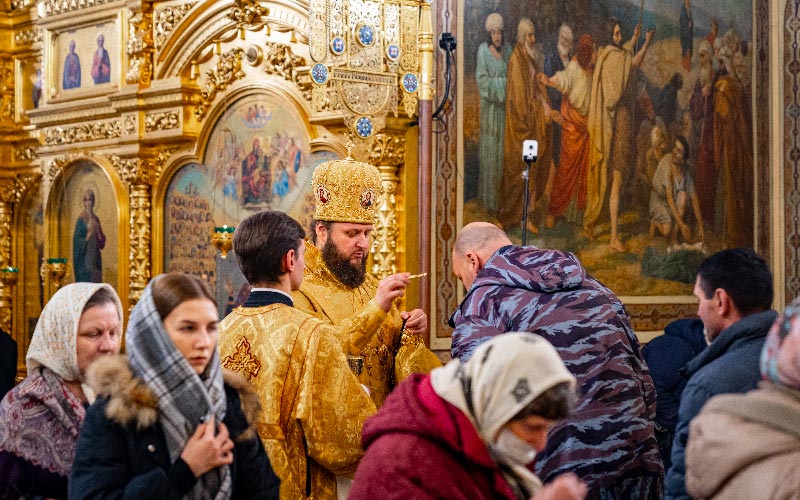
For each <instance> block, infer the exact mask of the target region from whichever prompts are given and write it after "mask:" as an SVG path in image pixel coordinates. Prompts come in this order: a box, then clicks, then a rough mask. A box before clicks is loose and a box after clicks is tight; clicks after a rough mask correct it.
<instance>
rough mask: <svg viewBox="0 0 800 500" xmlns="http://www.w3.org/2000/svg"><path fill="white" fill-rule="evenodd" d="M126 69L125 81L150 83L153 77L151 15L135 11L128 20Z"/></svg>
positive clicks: (145, 84) (141, 83) (146, 84)
mask: <svg viewBox="0 0 800 500" xmlns="http://www.w3.org/2000/svg"><path fill="white" fill-rule="evenodd" d="M126 50H127V53H128V71H127V72H126V73H125V82H126V83H131V84H137V83H138V84H140V85H143V86H148V85H150V81H151V79H152V77H153V52H154V51H155V49H154V48H153V15H152V14H149V13H143V12H137V13H136V14H134V15H133V16H132V17H131V18H130V20H129V21H128V46H127V48H126Z"/></svg>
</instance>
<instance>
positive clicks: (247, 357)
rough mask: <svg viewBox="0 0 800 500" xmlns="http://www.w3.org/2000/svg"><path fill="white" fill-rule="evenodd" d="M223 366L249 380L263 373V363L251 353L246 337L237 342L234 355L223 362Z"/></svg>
mask: <svg viewBox="0 0 800 500" xmlns="http://www.w3.org/2000/svg"><path fill="white" fill-rule="evenodd" d="M222 366H223V367H224V368H226V369H228V370H232V371H235V372H239V373H243V374H244V375H245V376H246V377H247V380H252V379H254V378H256V377H257V376H258V372H259V371H261V361H259V360H258V357H256V355H255V354H253V353H251V352H250V342H248V341H247V339H246V338H244V337H242V338H241V339H240V340H239V342H237V344H236V348H235V351H234V353H233V354H231V355H230V356H227V357H226V358H225V359H223V360H222Z"/></svg>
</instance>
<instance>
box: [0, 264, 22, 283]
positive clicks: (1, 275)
mask: <svg viewBox="0 0 800 500" xmlns="http://www.w3.org/2000/svg"><path fill="white" fill-rule="evenodd" d="M18 276H19V269H17V268H16V267H11V266H5V267H0V281H2V282H3V284H4V285H5V286H7V287H10V286H12V285H14V284H16V282H17V277H18Z"/></svg>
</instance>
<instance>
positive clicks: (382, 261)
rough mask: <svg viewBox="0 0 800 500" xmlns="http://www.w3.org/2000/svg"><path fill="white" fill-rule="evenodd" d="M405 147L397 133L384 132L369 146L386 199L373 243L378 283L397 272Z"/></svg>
mask: <svg viewBox="0 0 800 500" xmlns="http://www.w3.org/2000/svg"><path fill="white" fill-rule="evenodd" d="M404 148H405V145H404V142H403V138H402V137H401V136H400V135H399V132H398V133H393V132H392V131H385V132H381V133H379V134H376V136H375V137H374V139H373V140H372V142H371V143H370V146H369V152H368V157H369V162H370V163H372V164H374V165H378V170H379V171H380V173H381V184H382V186H383V195H382V196H381V198H380V201H379V205H378V220H377V222H376V223H375V235H374V236H375V237H374V238H373V240H372V249H371V253H372V269H371V270H370V271H371V272H372V274H374V275H375V276H377V277H378V278H379V279H380V278H384V277H386V276H389V275H390V274H394V273H396V272H397V263H398V248H397V247H398V237H399V230H398V222H397V219H398V217H397V212H398V204H397V194H398V193H397V188H398V185H399V184H400V179H399V177H398V176H397V170H398V168H399V166H400V165H401V164H402V163H403V158H404V153H405V150H404Z"/></svg>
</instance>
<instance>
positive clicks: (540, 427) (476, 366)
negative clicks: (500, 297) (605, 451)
mask: <svg viewBox="0 0 800 500" xmlns="http://www.w3.org/2000/svg"><path fill="white" fill-rule="evenodd" d="M574 391H575V378H574V377H573V376H572V374H570V372H569V371H568V370H567V369H566V368H565V367H564V364H563V362H562V361H561V358H559V356H558V353H557V352H556V350H555V349H554V348H553V346H552V345H550V343H548V342H547V341H546V340H544V339H543V338H542V337H540V336H538V335H535V334H532V333H520V332H512V333H507V334H503V335H498V336H497V337H494V338H493V339H491V340H489V341H487V342H485V343H483V344H482V345H481V346H480V347H479V348H478V349H477V350H476V351H475V355H474V356H472V357H471V358H470V359H469V360H468V361H466V362H461V361H460V360H458V359H456V360H453V361H451V362H450V363H448V364H447V366H444V367H442V368H437V369H435V370H434V371H433V372H431V373H430V374H429V375H419V374H418V375H413V376H411V377H409V378H408V379H407V380H406V381H404V382H403V383H402V384H400V385H399V386H398V387H397V388H396V389H395V390H394V391H393V392H392V393H391V395H390V396H389V397H388V398H387V399H386V402H385V403H384V405H383V407H382V408H381V410H380V411H379V412H378V413H377V414H376V415H375V416H373V417H372V418H370V419H369V420H367V421H366V423H365V424H364V430H363V433H362V444H363V446H364V450H365V453H364V458H362V460H361V463H360V464H359V466H358V469H357V470H356V474H355V478H354V480H353V485H352V489H351V490H350V496H349V497H348V498H349V499H350V500H371V499H375V498H381V499H385V500H392V499H406V498H414V499H415V500H420V499H422V500H424V499H434V498H447V499H450V500H462V499H463V500H467V499H469V500H473V499H479V498H501V499H509V500H528V499H534V500H546V499H554V498H559V499H564V500H570V499H578V500H580V499H583V498H584V497H585V495H586V491H587V489H586V485H585V484H584V483H582V482H581V481H580V480H579V479H578V478H577V476H575V475H573V474H565V475H562V476H559V477H557V478H556V479H555V480H554V481H552V482H551V483H549V484H547V485H544V486H543V485H542V483H541V481H540V480H539V478H538V477H536V475H534V474H533V472H531V470H530V469H529V468H528V466H529V465H530V464H531V463H532V462H533V461H534V459H535V456H536V451H538V450H542V449H544V445H545V443H546V440H547V431H548V429H549V428H550V426H552V425H553V424H554V423H555V422H557V421H558V420H561V419H563V418H565V417H566V416H567V415H568V414H569V411H570V409H571V407H572V404H573V401H574V399H575V392H574Z"/></svg>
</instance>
